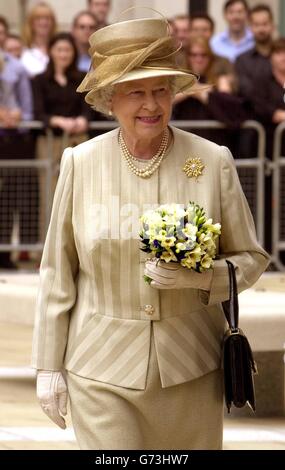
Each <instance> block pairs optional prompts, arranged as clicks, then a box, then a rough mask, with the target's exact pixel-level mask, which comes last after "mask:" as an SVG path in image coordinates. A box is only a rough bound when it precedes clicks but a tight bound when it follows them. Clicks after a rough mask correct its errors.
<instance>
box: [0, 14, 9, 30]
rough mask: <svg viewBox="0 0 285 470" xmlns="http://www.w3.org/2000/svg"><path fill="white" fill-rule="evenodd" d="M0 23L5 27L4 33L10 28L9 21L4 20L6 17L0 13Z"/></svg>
mask: <svg viewBox="0 0 285 470" xmlns="http://www.w3.org/2000/svg"><path fill="white" fill-rule="evenodd" d="M0 24H1V25H2V26H4V29H5V31H6V33H8V31H9V29H10V28H9V23H8V21H7V20H6V18H5V17H4V16H2V15H0Z"/></svg>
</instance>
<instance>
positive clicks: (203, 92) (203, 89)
mask: <svg viewBox="0 0 285 470" xmlns="http://www.w3.org/2000/svg"><path fill="white" fill-rule="evenodd" d="M211 91H212V87H211V86H210V85H209V86H207V85H203V84H202V83H198V84H197V85H195V91H194V92H193V98H196V99H197V100H199V101H200V102H201V103H203V104H208V102H209V94H210V93H211Z"/></svg>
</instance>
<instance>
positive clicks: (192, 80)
mask: <svg viewBox="0 0 285 470" xmlns="http://www.w3.org/2000/svg"><path fill="white" fill-rule="evenodd" d="M156 77H174V78H175V92H176V93H178V92H189V91H190V90H191V91H193V86H194V85H195V84H197V82H198V79H199V77H198V76H197V75H195V74H194V73H192V72H186V71H185V72H184V71H182V70H171V69H167V68H165V69H163V68H157V69H155V68H151V67H149V68H148V67H141V68H138V69H134V70H131V71H130V72H128V73H126V74H125V75H123V76H122V77H120V78H118V79H117V80H114V81H113V83H112V85H117V84H119V83H126V82H131V81H134V80H142V79H146V78H156Z"/></svg>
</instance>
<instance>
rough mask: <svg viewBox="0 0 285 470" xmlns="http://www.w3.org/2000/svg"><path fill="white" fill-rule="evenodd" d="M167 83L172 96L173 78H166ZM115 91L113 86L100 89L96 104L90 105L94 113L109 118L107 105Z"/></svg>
mask: <svg viewBox="0 0 285 470" xmlns="http://www.w3.org/2000/svg"><path fill="white" fill-rule="evenodd" d="M168 82H169V88H170V91H171V94H172V95H173V96H174V95H175V78H174V77H168ZM115 91H116V89H115V86H109V87H105V88H102V90H100V91H99V92H98V95H97V96H98V98H97V100H96V103H94V104H93V105H91V108H92V109H95V111H99V112H100V113H102V114H104V115H105V116H107V117H110V115H109V109H110V108H109V103H110V101H111V100H112V97H113V95H114V93H115Z"/></svg>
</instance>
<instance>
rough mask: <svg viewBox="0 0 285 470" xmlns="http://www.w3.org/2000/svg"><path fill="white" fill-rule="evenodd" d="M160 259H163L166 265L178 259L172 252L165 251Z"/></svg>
mask: <svg viewBox="0 0 285 470" xmlns="http://www.w3.org/2000/svg"><path fill="white" fill-rule="evenodd" d="M160 259H163V260H164V261H166V263H169V262H170V261H177V258H176V256H175V254H174V253H172V251H163V253H162V255H160Z"/></svg>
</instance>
